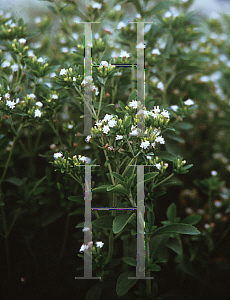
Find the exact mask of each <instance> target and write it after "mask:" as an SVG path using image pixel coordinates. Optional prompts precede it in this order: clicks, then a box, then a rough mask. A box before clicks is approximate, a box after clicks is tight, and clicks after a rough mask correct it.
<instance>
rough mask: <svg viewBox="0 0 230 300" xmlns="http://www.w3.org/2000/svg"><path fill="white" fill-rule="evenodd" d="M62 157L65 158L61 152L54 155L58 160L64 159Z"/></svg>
mask: <svg viewBox="0 0 230 300" xmlns="http://www.w3.org/2000/svg"><path fill="white" fill-rule="evenodd" d="M62 156H63V154H62V153H61V152H56V153H54V158H55V159H58V158H59V157H62Z"/></svg>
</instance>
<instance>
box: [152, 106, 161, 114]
mask: <svg viewBox="0 0 230 300" xmlns="http://www.w3.org/2000/svg"><path fill="white" fill-rule="evenodd" d="M153 112H154V114H159V113H160V112H161V110H160V108H159V106H154V108H153Z"/></svg>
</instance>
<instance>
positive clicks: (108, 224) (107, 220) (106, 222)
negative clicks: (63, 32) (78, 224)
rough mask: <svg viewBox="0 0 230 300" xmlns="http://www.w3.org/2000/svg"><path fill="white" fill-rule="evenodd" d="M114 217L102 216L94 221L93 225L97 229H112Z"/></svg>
mask: <svg viewBox="0 0 230 300" xmlns="http://www.w3.org/2000/svg"><path fill="white" fill-rule="evenodd" d="M114 218H115V217H114V216H110V215H108V216H102V217H99V218H98V219H96V220H94V221H93V225H94V226H95V227H97V228H104V229H111V228H112V226H113V221H114Z"/></svg>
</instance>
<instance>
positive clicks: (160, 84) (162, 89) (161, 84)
mask: <svg viewBox="0 0 230 300" xmlns="http://www.w3.org/2000/svg"><path fill="white" fill-rule="evenodd" d="M157 88H158V89H159V90H161V91H162V92H163V91H164V89H165V88H164V84H163V82H161V81H160V82H158V84H157Z"/></svg>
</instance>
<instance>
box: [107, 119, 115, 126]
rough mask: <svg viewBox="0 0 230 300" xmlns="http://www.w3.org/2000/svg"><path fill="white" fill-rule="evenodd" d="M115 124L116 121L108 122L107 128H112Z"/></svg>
mask: <svg viewBox="0 0 230 300" xmlns="http://www.w3.org/2000/svg"><path fill="white" fill-rule="evenodd" d="M116 124H117V121H116V120H109V122H108V125H109V127H114V126H115V125H116Z"/></svg>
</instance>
